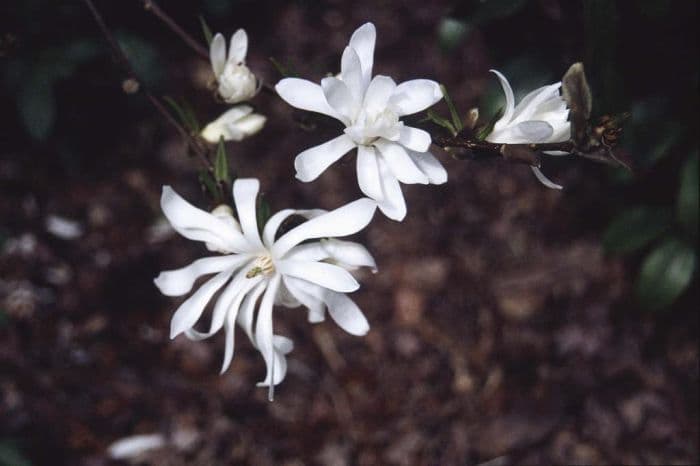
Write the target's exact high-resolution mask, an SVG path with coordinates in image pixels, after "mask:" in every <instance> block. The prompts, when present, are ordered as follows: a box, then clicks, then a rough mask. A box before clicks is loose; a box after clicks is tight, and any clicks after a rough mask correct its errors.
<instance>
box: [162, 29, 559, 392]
mask: <svg viewBox="0 0 700 466" xmlns="http://www.w3.org/2000/svg"><path fill="white" fill-rule="evenodd" d="M375 43H376V30H375V27H374V25H373V24H371V23H367V24H365V25H363V26H361V27H360V28H358V29H357V30H356V31H355V32H354V33H353V35H352V37H351V38H350V42H349V44H348V46H347V47H346V48H345V50H344V52H343V54H342V58H341V62H340V72H339V73H338V74H337V75H335V76H329V77H326V78H324V79H322V80H321V83H320V84H316V83H314V82H311V81H307V80H304V79H299V78H286V79H282V80H281V81H280V82H279V83H277V85H276V86H275V90H276V91H277V93H278V94H279V96H280V97H281V98H282V99H283V100H285V101H286V102H287V103H289V104H290V105H292V106H293V107H296V108H299V109H302V110H306V111H311V112H317V113H320V114H323V115H327V116H330V117H332V118H335V119H337V120H339V121H340V122H341V123H342V124H343V125H344V130H343V132H342V134H340V135H338V136H336V137H335V138H333V139H331V140H330V141H327V142H324V143H322V144H320V145H318V146H316V147H312V148H310V149H307V150H305V151H303V152H302V153H300V154H298V155H297V156H296V159H295V161H294V166H295V169H296V177H297V178H298V179H299V180H300V181H303V182H310V181H313V180H315V179H316V178H317V177H319V176H320V175H321V174H322V173H323V172H324V171H325V170H326V169H328V168H329V167H330V166H331V165H332V164H333V163H334V162H336V161H338V160H339V159H340V158H342V157H343V156H344V155H346V154H347V153H349V152H351V151H355V150H356V152H357V164H356V169H357V183H358V185H359V188H360V190H361V192H362V193H364V195H365V196H366V197H363V198H361V199H359V200H356V201H354V202H351V203H349V204H347V205H344V206H342V207H339V208H337V209H335V210H332V211H330V212H326V211H323V210H293V209H286V210H282V211H280V212H278V213H276V214H275V215H272V216H271V217H270V218H269V219H268V220H267V221H266V222H265V224H264V225H261V226H260V229H261V230H262V231H260V229H259V226H258V215H257V212H256V205H257V204H256V197H257V194H258V190H259V182H258V180H257V179H238V180H236V181H235V182H234V183H233V201H234V207H235V215H234V210H233V209H232V208H231V207H229V206H226V205H221V206H219V207H217V208H216V209H214V210H213V211H212V212H206V211H203V210H200V209H198V208H197V207H194V206H193V205H191V204H189V203H188V202H187V201H185V200H184V199H182V198H181V197H180V196H179V195H178V194H177V193H176V192H175V191H173V189H172V188H170V187H169V186H165V187H164V188H163V194H162V198H161V207H162V210H163V212H164V213H165V216H166V218H167V219H168V221H169V222H170V224H171V225H172V226H173V228H174V229H175V230H176V231H177V232H178V233H180V234H181V235H182V236H184V237H186V238H188V239H191V240H194V241H199V242H202V243H204V245H205V246H206V248H207V249H208V250H209V251H211V252H214V253H217V254H216V255H212V256H210V257H205V258H202V259H199V260H196V261H194V262H193V263H192V264H190V265H188V266H186V267H184V268H181V269H177V270H172V271H166V272H162V273H161V274H160V275H159V276H158V277H157V278H156V279H155V284H156V286H157V287H158V288H159V289H160V291H161V292H162V293H163V294H164V295H167V296H184V295H187V294H190V292H191V291H192V289H193V287H194V283H195V281H196V280H198V279H199V278H201V277H203V276H209V277H210V278H208V279H207V281H205V282H204V283H203V284H202V285H201V286H200V287H199V288H198V289H197V290H196V291H194V292H193V293H191V295H190V296H189V297H188V298H187V299H186V300H185V301H184V302H183V303H182V304H181V305H180V306H179V307H178V309H177V310H176V311H175V314H174V315H173V318H172V321H171V329H170V336H171V338H175V337H176V336H178V335H180V334H184V335H185V336H186V337H187V338H190V339H192V340H201V339H205V338H209V337H211V336H212V335H214V334H215V333H217V332H219V331H220V330H222V329H223V331H224V333H225V337H226V338H225V342H226V343H225V351H224V361H223V365H222V368H221V372H222V373H223V372H224V371H225V370H226V369H227V368H228V367H229V365H230V363H231V360H232V358H233V354H234V342H235V329H236V324H238V326H240V327H242V329H243V331H244V332H245V333H246V335H247V336H248V338H249V339H250V341H251V343H252V344H253V346H254V347H255V348H257V349H258V350H259V351H260V353H261V354H262V357H263V359H264V360H265V364H266V366H267V375H266V376H265V379H264V380H263V381H262V382H260V383H259V385H262V386H269V387H270V390H271V391H270V396H272V389H273V387H274V385H276V384H278V383H280V382H281V381H282V380H283V379H284V377H285V374H286V371H287V362H286V355H287V354H288V353H289V352H290V351H291V350H292V348H293V344H292V341H291V340H289V339H288V338H286V337H284V336H282V335H276V334H275V333H274V331H273V320H272V314H273V307H274V306H275V305H279V306H283V307H289V308H296V307H300V306H303V307H305V308H306V309H307V315H308V320H309V322H320V321H322V320H324V318H325V313H326V311H328V313H329V314H330V316H331V318H332V319H333V320H334V321H335V322H336V323H337V324H338V325H339V326H340V327H341V328H342V329H344V330H345V331H347V332H348V333H351V334H353V335H364V334H365V333H367V331H368V330H369V324H368V322H367V319H366V318H365V317H364V315H363V313H362V311H361V310H360V309H359V308H358V306H357V305H356V304H355V303H354V301H353V300H352V299H350V298H349V297H348V296H347V293H350V292H353V291H356V290H357V289H358V288H359V284H358V282H357V281H356V280H355V278H354V277H353V275H352V274H351V273H350V272H352V271H353V270H355V269H357V268H359V267H368V268H370V269H372V270H373V271H376V264H375V261H374V259H373V258H372V255H371V254H370V253H369V252H368V251H367V249H366V248H365V247H364V246H362V245H361V244H358V243H354V242H350V241H345V240H340V239H338V238H339V237H344V236H348V235H352V234H354V233H357V232H359V231H360V230H362V229H363V228H364V227H365V226H367V225H368V224H369V223H370V221H371V219H372V217H373V215H374V212H375V210H376V209H377V208H378V209H379V210H380V211H381V212H382V213H384V215H386V216H387V217H389V218H391V219H393V220H396V221H401V220H403V219H404V217H405V216H406V212H407V209H406V202H405V199H404V197H403V193H402V191H401V186H400V184H401V183H404V184H442V183H445V182H446V181H447V172H446V171H445V169H444V167H443V166H442V164H441V163H440V162H439V161H438V159H437V158H436V157H435V156H433V155H432V154H431V153H430V151H429V150H430V146H431V143H432V140H431V136H430V134H429V133H428V132H426V131H424V130H422V129H418V128H414V127H411V126H408V125H406V124H405V123H404V121H402V120H401V119H402V118H403V117H405V116H406V115H412V114H415V113H418V112H421V111H424V110H426V109H427V108H428V107H430V106H432V105H434V104H435V103H437V102H439V101H440V100H441V99H442V98H443V97H444V96H443V92H442V90H441V87H440V85H439V84H438V83H437V82H435V81H432V80H428V79H414V80H409V81H405V82H402V83H399V84H397V83H396V82H395V81H394V80H393V79H392V78H390V77H388V76H382V75H377V76H374V77H373V76H372V68H373V64H374V48H375ZM247 49H248V38H247V35H246V33H245V31H243V30H242V29H239V30H238V31H237V32H236V33H235V34H234V35H233V37H232V38H231V43H230V47H229V50H228V54H227V52H226V43H225V40H224V37H223V36H222V35H221V34H217V35H216V36H215V37H214V39H213V40H212V42H211V49H210V57H211V65H212V70H213V72H214V75H215V77H216V81H217V86H218V87H217V93H218V95H219V97H220V98H221V99H222V100H223V101H224V102H226V103H229V104H237V105H235V106H234V107H232V108H231V109H229V110H228V111H227V112H225V113H224V114H223V115H221V116H220V117H219V118H217V119H216V120H215V121H213V122H212V123H210V124H209V125H207V126H206V127H205V128H204V130H203V131H202V133H201V136H202V138H204V139H205V140H206V141H208V142H211V143H216V142H218V141H220V140H221V139H223V140H225V141H230V140H233V141H240V140H242V139H243V138H245V137H248V136H251V135H253V134H255V133H257V132H258V131H259V130H260V129H261V128H262V127H263V126H264V124H265V121H266V119H265V117H264V116H262V115H259V114H256V113H254V111H253V107H251V106H250V105H247V104H241V102H244V101H247V100H249V99H251V98H252V97H253V96H255V94H256V93H257V91H258V88H259V84H258V81H257V79H256V77H255V75H254V74H253V73H252V72H251V71H250V69H249V68H248V67H247V66H246V64H245V57H246V53H247ZM494 73H495V74H496V75H497V76H498V78H499V80H500V82H501V85H502V87H503V91H504V93H505V96H506V107H505V112H504V114H503V116H502V118H501V119H499V120H498V121H497V122H496V123H495V125H494V127H493V131H492V132H491V133H490V134H489V135H488V136H487V137H486V140H487V141H490V142H494V143H505V144H522V143H539V142H554V141H566V140H568V139H569V138H570V133H571V128H570V124H569V122H568V121H567V119H568V110H567V108H566V104H565V103H564V100H563V99H562V98H561V96H560V95H559V88H560V87H561V83H556V84H552V85H549V86H545V87H542V88H540V89H537V90H535V91H533V92H531V93H530V94H528V95H527V96H525V97H524V98H523V99H522V101H521V102H520V103H519V104H518V105H517V106H515V101H514V95H513V91H512V89H511V87H510V84H509V83H508V81H507V80H506V78H505V77H504V76H503V75H502V74H500V73H499V72H497V71H494ZM533 171H534V172H535V174H536V175H537V177H538V179H540V180H541V181H542V182H543V183H544V184H546V185H547V186H550V187H559V186H558V185H555V184H554V183H552V182H551V181H549V180H548V179H547V178H546V177H544V175H543V174H542V173H541V172H540V171H539V169H537V168H535V167H533ZM559 188H560V187H559ZM292 217H297V218H301V219H303V220H304V221H303V223H301V224H299V225H298V226H296V227H295V228H293V229H291V230H289V231H287V232H284V233H281V234H280V233H279V230H280V227H281V226H282V225H283V223H284V222H285V221H287V220H288V219H290V218H292ZM217 293H218V297H217V298H216V299H214V296H215V295H217ZM211 301H214V303H213V306H212V311H211V321H210V324H209V329H208V330H207V331H202V330H197V329H195V326H196V325H197V323H198V322H199V321H200V320H201V319H202V316H203V315H204V314H205V309H206V307H207V305H208V304H209V303H210V302H211Z"/></svg>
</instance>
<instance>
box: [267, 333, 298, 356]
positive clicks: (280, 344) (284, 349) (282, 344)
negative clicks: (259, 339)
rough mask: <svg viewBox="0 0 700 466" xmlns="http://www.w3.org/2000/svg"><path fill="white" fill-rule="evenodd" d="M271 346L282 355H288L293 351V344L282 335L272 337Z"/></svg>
mask: <svg viewBox="0 0 700 466" xmlns="http://www.w3.org/2000/svg"><path fill="white" fill-rule="evenodd" d="M272 344H273V346H274V347H275V350H276V351H278V352H280V353H282V354H289V353H291V352H292V350H293V349H294V342H293V341H292V340H291V339H289V338H287V337H285V336H283V335H273V336H272Z"/></svg>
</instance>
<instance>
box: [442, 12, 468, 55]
mask: <svg viewBox="0 0 700 466" xmlns="http://www.w3.org/2000/svg"><path fill="white" fill-rule="evenodd" d="M468 32H469V26H468V25H467V23H466V22H465V21H462V20H459V19H455V18H450V17H447V18H443V19H442V20H441V21H440V25H439V26H438V40H439V42H440V47H441V48H442V49H443V50H445V51H448V52H449V51H451V50H454V49H455V48H456V47H457V46H458V45H459V44H461V43H462V42H463V41H464V39H465V37H466V36H467V33H468Z"/></svg>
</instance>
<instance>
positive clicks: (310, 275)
mask: <svg viewBox="0 0 700 466" xmlns="http://www.w3.org/2000/svg"><path fill="white" fill-rule="evenodd" d="M275 265H276V267H277V271H278V272H279V273H281V274H283V275H289V276H292V277H297V278H303V279H304V280H306V281H309V282H311V283H315V284H317V285H319V286H322V287H324V288H328V289H330V290H334V291H340V292H343V293H346V292H350V291H355V290H357V289H358V288H359V287H360V284H359V283H357V280H355V278H353V276H352V275H350V273H349V272H348V271H347V270H345V269H343V268H342V267H338V266H337V265H333V264H327V263H325V262H308V261H300V260H291V259H285V260H280V261H277V263H276V264H275Z"/></svg>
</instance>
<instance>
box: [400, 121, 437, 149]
mask: <svg viewBox="0 0 700 466" xmlns="http://www.w3.org/2000/svg"><path fill="white" fill-rule="evenodd" d="M399 142H400V143H401V145H402V146H404V147H406V148H407V149H411V150H414V151H416V152H426V151H427V150H428V148H429V147H430V143H431V142H432V140H431V139H430V133H428V132H427V131H423V130H422V129H418V128H411V127H410V126H403V127H401V133H400V134H399Z"/></svg>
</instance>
